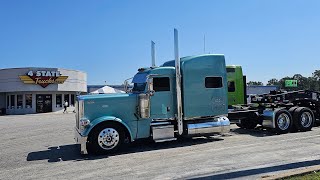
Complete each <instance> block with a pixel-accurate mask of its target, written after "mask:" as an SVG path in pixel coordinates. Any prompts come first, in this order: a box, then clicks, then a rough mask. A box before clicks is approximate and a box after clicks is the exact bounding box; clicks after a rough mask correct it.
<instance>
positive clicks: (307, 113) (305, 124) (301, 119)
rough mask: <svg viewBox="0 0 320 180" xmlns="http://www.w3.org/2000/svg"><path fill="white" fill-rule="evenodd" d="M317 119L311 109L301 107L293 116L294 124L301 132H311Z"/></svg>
mask: <svg viewBox="0 0 320 180" xmlns="http://www.w3.org/2000/svg"><path fill="white" fill-rule="evenodd" d="M314 122H315V118H314V114H313V112H312V111H311V109H309V108H306V107H299V108H297V109H296V111H295V112H294V114H293V123H294V126H295V128H296V129H298V130H300V131H310V130H311V129H312V127H313V125H314Z"/></svg>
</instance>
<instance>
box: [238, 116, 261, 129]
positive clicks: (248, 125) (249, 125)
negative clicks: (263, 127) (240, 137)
mask: <svg viewBox="0 0 320 180" xmlns="http://www.w3.org/2000/svg"><path fill="white" fill-rule="evenodd" d="M257 125H258V123H257V122H256V121H255V120H254V119H249V118H246V119H243V120H241V123H237V126H238V127H240V128H243V129H254V128H256V127H257Z"/></svg>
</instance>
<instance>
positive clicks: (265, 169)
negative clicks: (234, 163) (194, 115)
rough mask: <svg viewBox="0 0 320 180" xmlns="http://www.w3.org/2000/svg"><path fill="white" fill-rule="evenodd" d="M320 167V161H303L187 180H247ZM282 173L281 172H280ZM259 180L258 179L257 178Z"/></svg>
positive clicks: (205, 175) (206, 175)
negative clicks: (244, 179) (243, 179)
mask: <svg viewBox="0 0 320 180" xmlns="http://www.w3.org/2000/svg"><path fill="white" fill-rule="evenodd" d="M316 165H320V160H310V161H302V162H295V163H289V164H282V165H277V166H270V167H263V168H255V169H248V170H242V171H234V172H227V173H220V174H213V173H212V174H204V175H200V176H197V177H189V178H186V179H193V180H197V179H201V180H207V179H237V178H245V177H248V176H255V175H256V176H257V175H259V174H266V173H275V172H278V171H285V170H293V169H297V168H307V167H311V166H316ZM279 173H281V172H279ZM270 176H272V175H271V174H270V175H264V176H263V177H260V178H268V177H270ZM255 178H258V177H255ZM248 179H253V178H252V177H250V178H249V177H248Z"/></svg>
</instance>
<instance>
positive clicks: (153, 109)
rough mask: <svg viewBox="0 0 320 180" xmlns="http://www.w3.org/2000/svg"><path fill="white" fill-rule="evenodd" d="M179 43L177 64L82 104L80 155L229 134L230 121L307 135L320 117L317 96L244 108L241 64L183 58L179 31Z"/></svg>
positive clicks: (262, 100)
mask: <svg viewBox="0 0 320 180" xmlns="http://www.w3.org/2000/svg"><path fill="white" fill-rule="evenodd" d="M174 39H175V60H174V61H168V62H166V63H164V64H163V65H162V66H160V67H155V66H152V67H149V68H140V69H138V72H137V74H136V75H135V76H134V77H133V79H132V83H133V88H132V90H131V91H130V92H127V93H126V94H104V95H84V96H79V97H78V98H77V102H76V127H75V140H76V142H77V143H78V144H80V145H81V153H82V154H87V153H94V154H101V153H108V152H115V151H117V150H118V149H119V148H122V147H123V146H124V145H126V144H127V143H130V142H132V141H135V140H137V139H144V138H152V139H153V140H154V141H155V142H163V141H171V140H175V139H176V138H177V137H180V136H198V135H211V134H220V133H227V132H229V131H230V121H231V122H234V123H237V125H238V126H239V127H241V128H246V129H252V128H255V127H256V126H257V125H258V124H260V125H262V126H263V127H265V128H270V129H274V130H276V132H277V133H280V134H281V133H287V132H289V131H291V130H295V131H297V130H299V131H306V130H311V128H312V126H313V123H314V121H315V115H316V117H319V112H320V111H319V109H320V108H319V107H320V105H319V99H320V94H319V93H316V92H309V91H308V92H305V91H303V92H292V93H289V94H288V93H286V92H284V93H278V94H275V95H261V96H256V97H254V98H253V99H252V102H255V103H254V104H246V92H245V84H246V83H245V77H244V76H243V74H242V68H241V66H226V65H225V58H224V55H217V54H205V55H199V56H188V57H184V58H181V59H180V58H179V54H178V43H177V42H178V37H177V31H176V30H175V38H174ZM228 103H229V105H228Z"/></svg>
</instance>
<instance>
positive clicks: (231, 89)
mask: <svg viewBox="0 0 320 180" xmlns="http://www.w3.org/2000/svg"><path fill="white" fill-rule="evenodd" d="M235 91H236V86H235V84H234V81H228V92H235Z"/></svg>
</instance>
